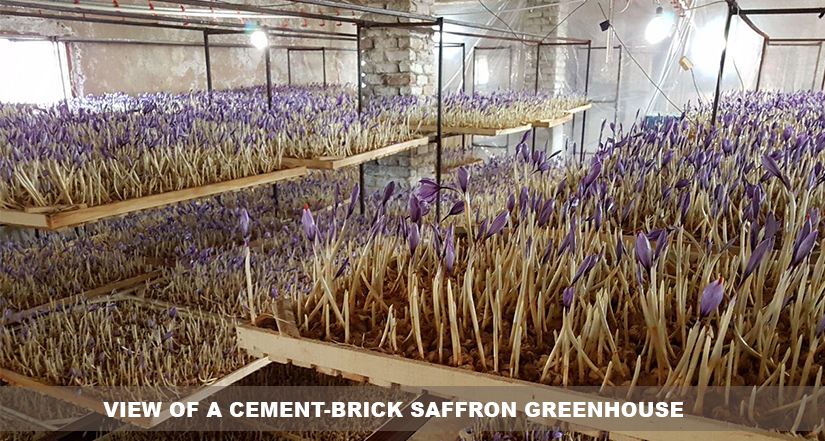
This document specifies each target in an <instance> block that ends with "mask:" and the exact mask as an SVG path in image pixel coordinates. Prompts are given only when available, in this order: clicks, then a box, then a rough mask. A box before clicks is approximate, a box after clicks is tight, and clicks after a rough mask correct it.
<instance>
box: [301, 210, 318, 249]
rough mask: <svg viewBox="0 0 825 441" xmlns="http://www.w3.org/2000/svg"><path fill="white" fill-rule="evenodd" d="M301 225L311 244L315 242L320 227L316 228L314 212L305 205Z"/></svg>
mask: <svg viewBox="0 0 825 441" xmlns="http://www.w3.org/2000/svg"><path fill="white" fill-rule="evenodd" d="M301 224H302V225H303V227H304V234H306V236H307V239H309V241H310V242H315V237H316V236H317V234H318V227H316V226H315V219H313V218H312V212H311V211H309V207H308V206H306V205H304V212H303V214H302V215H301Z"/></svg>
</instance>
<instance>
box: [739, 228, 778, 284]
mask: <svg viewBox="0 0 825 441" xmlns="http://www.w3.org/2000/svg"><path fill="white" fill-rule="evenodd" d="M773 242H774V240H773V238H770V239H766V240H763V241H762V242H761V243H759V245H757V246H756V248H755V249H754V250H753V253H752V254H751V257H750V258H749V259H748V264H747V265H745V273H744V274H743V275H742V282H744V281H745V280H747V278H748V276H750V275H751V274H753V272H754V271H756V269H757V268H759V265H760V264H761V263H762V261H763V260H764V259H765V256H766V254H767V253H768V251H770V250H772V249H773Z"/></svg>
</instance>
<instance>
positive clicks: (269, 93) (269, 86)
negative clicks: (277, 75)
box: [264, 46, 272, 110]
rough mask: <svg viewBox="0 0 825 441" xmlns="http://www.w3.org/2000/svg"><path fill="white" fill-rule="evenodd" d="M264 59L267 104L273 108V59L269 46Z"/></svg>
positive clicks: (270, 108) (269, 107)
mask: <svg viewBox="0 0 825 441" xmlns="http://www.w3.org/2000/svg"><path fill="white" fill-rule="evenodd" d="M265 51H266V52H265V55H264V59H265V60H266V104H267V108H268V109H269V110H272V59H271V57H270V55H269V46H267V47H266V49H265Z"/></svg>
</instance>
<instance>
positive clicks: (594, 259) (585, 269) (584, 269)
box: [572, 254, 601, 284]
mask: <svg viewBox="0 0 825 441" xmlns="http://www.w3.org/2000/svg"><path fill="white" fill-rule="evenodd" d="M600 258H601V256H599V255H598V254H593V255H592V256H587V257H585V258H584V260H582V263H581V265H579V269H578V270H576V275H575V276H574V277H573V282H572V284H575V283H576V282H577V281H578V280H579V279H580V278H582V277H586V276H587V274H588V273H590V270H592V269H593V268H594V267H595V266H596V264H597V263H599V259H600Z"/></svg>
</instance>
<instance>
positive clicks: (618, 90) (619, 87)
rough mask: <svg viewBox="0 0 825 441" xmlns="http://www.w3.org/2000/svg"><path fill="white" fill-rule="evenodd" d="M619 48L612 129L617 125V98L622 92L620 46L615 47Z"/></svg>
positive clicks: (621, 50)
mask: <svg viewBox="0 0 825 441" xmlns="http://www.w3.org/2000/svg"><path fill="white" fill-rule="evenodd" d="M617 47H618V48H619V64H618V65H617V66H616V70H618V72H617V73H616V101H615V102H614V103H613V127H616V126H618V125H619V96H620V94H621V91H622V52H623V48H622V46H617Z"/></svg>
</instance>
